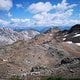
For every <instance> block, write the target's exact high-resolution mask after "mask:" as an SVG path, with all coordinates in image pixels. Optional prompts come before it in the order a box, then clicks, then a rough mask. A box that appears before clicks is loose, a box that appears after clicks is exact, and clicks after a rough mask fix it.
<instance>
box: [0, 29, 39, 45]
mask: <svg viewBox="0 0 80 80" xmlns="http://www.w3.org/2000/svg"><path fill="white" fill-rule="evenodd" d="M38 34H40V33H39V32H37V31H33V30H27V31H21V32H17V31H14V30H12V29H10V28H0V46H4V45H8V44H12V43H14V42H16V41H18V40H29V39H32V38H33V37H35V36H36V35H38Z"/></svg>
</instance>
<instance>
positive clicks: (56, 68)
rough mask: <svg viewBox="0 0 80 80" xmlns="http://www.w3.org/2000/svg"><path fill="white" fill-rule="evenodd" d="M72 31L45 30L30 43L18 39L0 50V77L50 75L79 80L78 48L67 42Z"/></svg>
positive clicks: (25, 77) (79, 55) (79, 48)
mask: <svg viewBox="0 0 80 80" xmlns="http://www.w3.org/2000/svg"><path fill="white" fill-rule="evenodd" d="M75 26H76V28H77V25H75ZM72 28H74V26H73V27H72ZM72 28H71V29H72ZM75 32H77V31H75V29H74V30H73V31H72V32H69V31H59V30H58V29H57V28H55V29H49V30H48V31H47V32H45V33H44V34H42V35H37V36H35V37H34V38H32V39H31V40H28V41H25V40H19V41H17V42H15V43H13V44H11V45H7V46H4V47H1V48H0V78H1V79H3V80H6V79H7V80H9V78H11V77H12V76H13V75H19V76H20V77H21V78H24V80H27V79H28V78H30V79H31V80H32V77H33V76H35V77H36V76H50V75H52V76H60V77H63V78H67V79H69V78H72V79H73V78H80V46H79V45H76V43H77V41H76V43H74V42H73V41H72V40H73V39H71V38H73V36H76V35H75V34H74V33H75ZM79 33H80V30H78V34H79ZM72 34H73V35H72ZM66 35H68V37H67V36H66ZM78 37H79V36H78ZM64 38H66V40H63V39H64ZM30 79H29V80H30Z"/></svg>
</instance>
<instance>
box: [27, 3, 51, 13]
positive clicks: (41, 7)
mask: <svg viewBox="0 0 80 80" xmlns="http://www.w3.org/2000/svg"><path fill="white" fill-rule="evenodd" d="M51 9H52V4H51V3H50V2H45V3H43V2H38V3H33V4H31V5H30V6H29V8H28V10H29V11H30V12H32V13H39V12H48V11H50V10H51Z"/></svg>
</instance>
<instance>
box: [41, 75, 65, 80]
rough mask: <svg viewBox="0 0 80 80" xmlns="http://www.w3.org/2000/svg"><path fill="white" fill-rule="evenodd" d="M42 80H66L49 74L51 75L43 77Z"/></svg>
mask: <svg viewBox="0 0 80 80" xmlns="http://www.w3.org/2000/svg"><path fill="white" fill-rule="evenodd" d="M41 80H64V79H63V78H61V77H53V76H49V77H42V79H41Z"/></svg>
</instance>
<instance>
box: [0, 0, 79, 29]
mask: <svg viewBox="0 0 80 80" xmlns="http://www.w3.org/2000/svg"><path fill="white" fill-rule="evenodd" d="M75 24H80V0H0V27H11V28H12V27H14V28H20V27H24V28H26V27H35V26H37V27H40V26H41V27H44V26H45V27H47V26H64V27H65V26H72V25H75Z"/></svg>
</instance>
